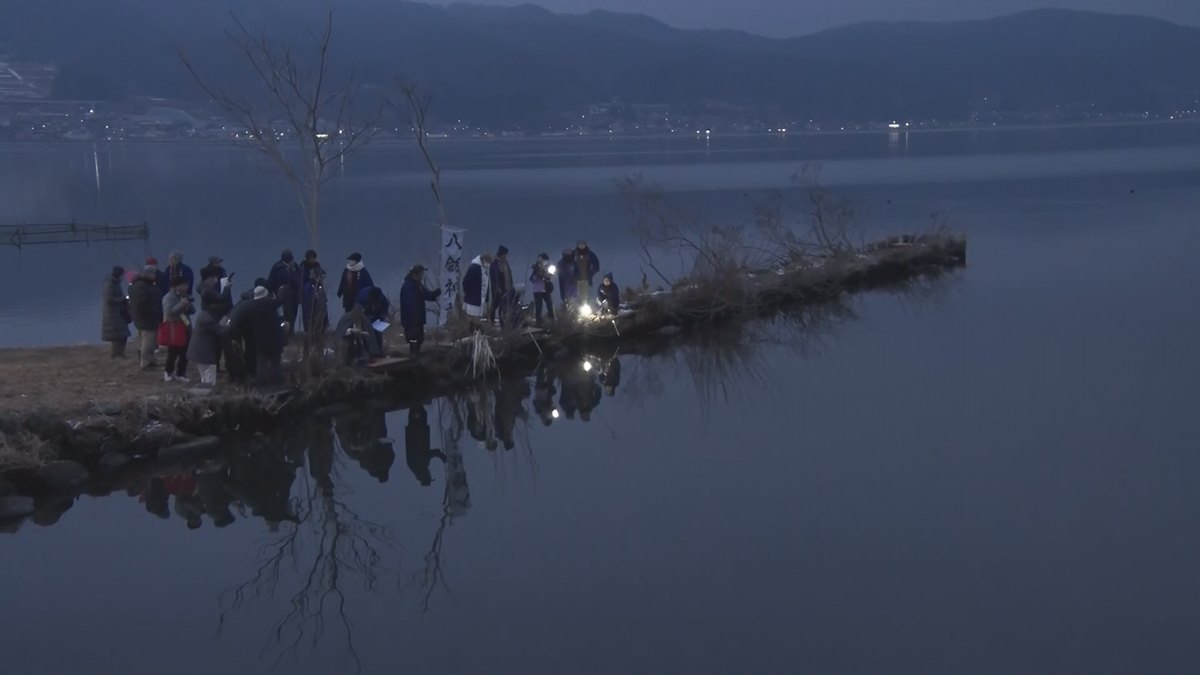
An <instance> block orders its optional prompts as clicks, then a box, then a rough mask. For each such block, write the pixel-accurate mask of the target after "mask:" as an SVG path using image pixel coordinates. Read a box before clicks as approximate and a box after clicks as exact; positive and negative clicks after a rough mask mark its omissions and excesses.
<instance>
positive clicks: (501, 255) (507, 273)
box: [488, 245, 513, 323]
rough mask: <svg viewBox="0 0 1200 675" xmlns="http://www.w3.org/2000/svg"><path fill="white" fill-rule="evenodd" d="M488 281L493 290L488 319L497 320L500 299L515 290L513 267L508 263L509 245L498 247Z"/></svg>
mask: <svg viewBox="0 0 1200 675" xmlns="http://www.w3.org/2000/svg"><path fill="white" fill-rule="evenodd" d="M488 282H489V287H490V288H491V291H492V298H491V300H492V304H491V309H489V310H488V320H489V321H491V322H492V323H495V322H496V310H497V309H499V308H500V299H501V298H503V297H504V295H505V294H506V293H508V292H510V291H512V290H513V279H512V267H510V266H509V264H508V247H507V246H503V245H501V246H500V248H498V249H496V259H495V260H494V261H492V265H491V268H490V269H489V270H488Z"/></svg>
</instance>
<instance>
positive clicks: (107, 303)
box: [100, 267, 132, 359]
mask: <svg viewBox="0 0 1200 675" xmlns="http://www.w3.org/2000/svg"><path fill="white" fill-rule="evenodd" d="M124 276H125V268H124V267H114V268H112V273H110V274H109V275H108V276H107V277H105V278H104V281H103V282H101V284H100V298H101V299H102V300H103V302H104V307H103V310H102V311H101V313H100V316H101V322H100V339H101V340H104V341H105V342H107V343H109V344H111V345H112V352H111V356H112V358H114V359H119V358H124V356H125V345H126V344H128V343H129V321H130V319H132V317H131V316H129V311H130V310H129V300H128V299H126V297H125V292H124V291H122V290H121V278H122V277H124Z"/></svg>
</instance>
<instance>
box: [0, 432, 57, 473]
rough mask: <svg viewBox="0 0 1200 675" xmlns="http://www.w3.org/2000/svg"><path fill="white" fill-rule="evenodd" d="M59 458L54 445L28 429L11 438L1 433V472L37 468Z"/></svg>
mask: <svg viewBox="0 0 1200 675" xmlns="http://www.w3.org/2000/svg"><path fill="white" fill-rule="evenodd" d="M54 459H57V454H56V452H55V449H54V447H53V446H51V445H50V444H49V443H47V442H46V441H43V440H42V439H40V438H38V437H37V436H34V435H33V434H31V433H29V432H28V431H21V432H20V433H19V434H18V435H17V436H16V437H14V438H9V437H7V436H5V435H4V434H0V473H3V472H5V471H12V470H14V469H36V468H38V467H41V466H45V465H46V463H47V462H50V461H53V460H54Z"/></svg>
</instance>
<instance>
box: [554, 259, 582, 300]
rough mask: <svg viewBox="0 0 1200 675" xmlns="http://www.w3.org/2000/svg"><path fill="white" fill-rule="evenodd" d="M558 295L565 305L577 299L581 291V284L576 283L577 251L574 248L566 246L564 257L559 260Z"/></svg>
mask: <svg viewBox="0 0 1200 675" xmlns="http://www.w3.org/2000/svg"><path fill="white" fill-rule="evenodd" d="M557 272H558V297H559V299H560V300H562V304H563V307H564V308H565V307H566V306H567V302H568V301H570V300H574V299H575V295H576V294H577V293H579V286H578V285H577V284H576V283H575V251H574V249H569V248H564V249H563V252H562V258H561V259H560V260H559V261H558V270H557Z"/></svg>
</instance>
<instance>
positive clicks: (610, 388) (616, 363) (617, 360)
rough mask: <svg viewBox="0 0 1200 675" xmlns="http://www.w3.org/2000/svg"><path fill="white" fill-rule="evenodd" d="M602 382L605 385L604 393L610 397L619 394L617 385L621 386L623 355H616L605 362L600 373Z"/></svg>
mask: <svg viewBox="0 0 1200 675" xmlns="http://www.w3.org/2000/svg"><path fill="white" fill-rule="evenodd" d="M600 383H601V384H603V385H604V393H605V394H608V396H609V397H612V396H616V395H617V387H619V386H621V357H619V356H614V357H612V358H611V359H609V360H608V363H605V364H604V370H603V371H602V372H601V373H600Z"/></svg>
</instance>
